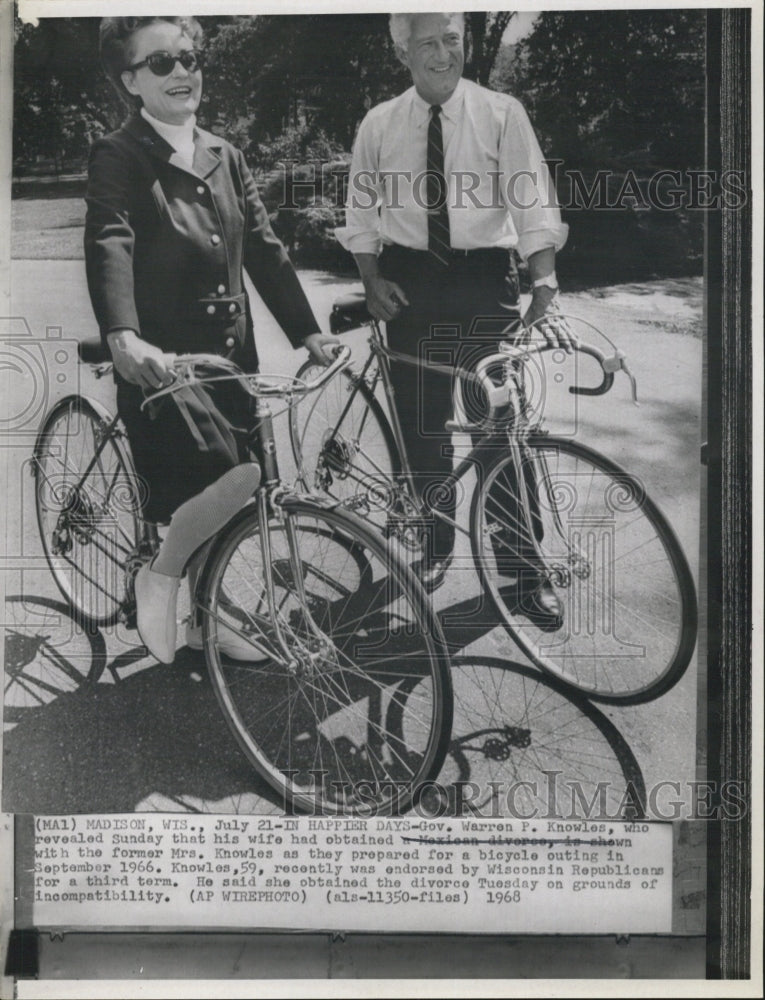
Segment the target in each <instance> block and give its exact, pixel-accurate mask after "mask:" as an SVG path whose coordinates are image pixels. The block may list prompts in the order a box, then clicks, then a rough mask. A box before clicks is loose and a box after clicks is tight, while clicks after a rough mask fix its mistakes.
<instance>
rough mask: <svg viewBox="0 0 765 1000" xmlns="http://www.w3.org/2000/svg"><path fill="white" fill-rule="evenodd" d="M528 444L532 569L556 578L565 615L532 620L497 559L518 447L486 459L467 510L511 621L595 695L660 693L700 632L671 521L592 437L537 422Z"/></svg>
mask: <svg viewBox="0 0 765 1000" xmlns="http://www.w3.org/2000/svg"><path fill="white" fill-rule="evenodd" d="M524 449H525V451H524V454H525V459H524V472H523V479H524V480H525V482H526V484H527V488H529V487H528V484H529V482H536V484H537V485H536V489H535V494H536V495H535V498H534V501H533V506H534V507H535V508H536V513H535V515H534V516H535V517H536V518H537V519H538V526H537V530H535V535H536V538H537V545H538V548H539V556H540V557H541V569H540V566H539V560H538V559H536V560H535V562H536V565H534V566H530V567H528V568H526V571H527V572H528V573H530V574H532V575H533V576H534V577H536V575H537V573H538V572H540V571H541V574H542V576H543V577H544V578H546V579H547V581H548V582H549V583H550V585H551V586H552V588H553V590H554V592H555V593H556V595H557V597H558V599H559V600H560V602H561V604H562V606H563V624H562V625H561V627H560V628H559V629H557V630H555V629H547V630H544V629H543V628H540V627H539V624H538V623H537V624H535V623H533V622H532V620H531V619H530V618H529V616H528V615H527V614H525V613H524V612H523V610H522V608H521V607H520V606H519V600H520V596H519V590H518V587H517V580H516V583H515V584H514V583H513V582H512V581H511V580H510V579H508V575H507V567H506V566H505V565H498V555H497V551H498V546H499V545H501V544H502V543H501V539H502V531H503V530H505V529H506V528H507V529H509V530H510V531H512V530H513V526H512V524H511V523H510V518H512V514H510V517H509V518H508V507H512V506H513V503H512V501H511V502H510V504H508V503H507V495H508V493H509V492H510V490H511V489H512V483H514V482H517V471H516V470H515V459H514V457H513V454H512V452H502V453H500V454H498V455H497V456H496V458H495V459H494V460H493V461H490V462H489V464H488V466H487V467H486V468H485V469H484V471H483V476H482V481H481V482H480V483H479V485H478V486H477V488H476V490H475V493H474V496H473V503H472V507H471V518H470V528H471V531H470V534H471V544H472V548H473V557H474V561H475V565H476V569H477V570H478V573H479V576H480V578H481V581H482V584H483V586H484V588H485V590H486V591H487V592H488V594H489V595H490V596H491V599H492V601H493V603H494V605H495V607H496V608H497V610H498V612H499V614H500V615H501V618H502V623H503V624H504V626H505V628H506V629H507V630H508V631H509V632H510V634H511V635H512V636H513V638H514V639H515V641H516V642H517V644H518V645H519V647H520V648H521V649H522V650H523V652H525V653H526V655H527V656H528V657H529V658H530V659H531V661H532V662H533V663H534V664H535V665H536V666H538V667H540V668H541V669H542V670H545V671H547V672H548V673H550V674H552V675H553V676H556V677H558V678H559V679H560V680H561V681H563V682H564V683H566V684H568V685H569V686H571V687H573V688H576V689H577V690H579V691H582V692H583V693H585V694H586V695H588V696H589V697H591V698H593V699H595V700H597V701H602V702H611V703H621V704H632V705H635V704H640V703H642V702H645V701H650V700H652V699H653V698H657V697H659V696H660V695H662V694H664V693H665V692H666V691H668V690H669V689H670V688H671V687H673V686H674V685H675V684H676V683H677V681H678V680H679V679H680V678H681V677H682V675H683V673H684V672H685V670H686V668H687V666H688V664H689V662H690V659H691V656H692V654H693V650H694V647H695V643H696V630H697V612H696V596H695V587H694V584H693V578H692V576H691V572H690V569H689V567H688V563H687V560H686V558H685V555H684V554H683V551H682V549H681V547H680V544H679V542H678V540H677V538H676V536H675V533H674V531H673V530H672V528H671V526H670V525H669V523H668V522H667V520H666V518H665V517H664V515H663V514H662V513H661V511H660V510H659V509H658V508H657V507H656V505H655V504H654V503H653V501H651V500H650V498H649V497H648V496H647V495H646V493H645V491H644V490H643V487H642V485H641V483H640V482H639V481H638V480H637V479H636V478H635V477H634V476H632V475H630V474H629V473H627V472H625V471H624V470H623V469H622V468H620V466H618V465H617V464H616V463H615V462H612V461H611V460H610V459H607V458H605V457H603V456H602V455H600V454H598V453H597V452H595V451H593V450H592V449H591V448H588V447H586V446H584V445H582V444H579V443H578V442H574V441H568V440H565V439H562V438H561V439H559V438H555V437H551V436H546V435H543V434H537V435H532V436H531V437H529V439H528V441H527V442H526V443H525V445H524ZM529 468H530V469H531V472H532V475H528V470H529ZM508 476H511V477H512V478H511V479H508V478H507V477H508ZM540 483H544V488H543V489H542V488H540ZM503 518H504V519H505V520H504V521H503ZM556 522H557V527H556ZM540 528H541V530H539V529H540ZM516 530H517V529H516ZM526 534H527V535H528V530H527V531H526ZM516 537H517V536H516ZM498 538H499V542H498ZM518 568H519V570H520V572H521V573H523V572H524V568H525V567H518ZM527 579H528V578H527Z"/></svg>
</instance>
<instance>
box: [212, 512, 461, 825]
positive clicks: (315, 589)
mask: <svg viewBox="0 0 765 1000" xmlns="http://www.w3.org/2000/svg"><path fill="white" fill-rule="evenodd" d="M292 529H294V531H295V537H296V540H297V548H298V551H299V555H300V564H299V565H300V575H301V576H302V580H303V585H304V593H305V601H303V600H302V599H301V597H300V594H299V588H300V584H299V582H297V580H296V576H297V574H296V573H295V568H294V567H293V565H292V564H291V562H290V549H289V541H288V537H289V532H290V531H291V530H292ZM260 531H261V528H260V523H259V517H258V513H257V508H256V507H255V506H250V507H249V508H245V510H243V511H242V512H241V513H240V514H239V515H237V517H236V518H235V519H234V520H233V521H232V522H231V524H230V526H229V527H228V528H227V529H226V531H225V532H224V533H223V534H222V535H221V537H219V538H218V540H217V541H216V544H215V547H214V549H213V551H212V552H211V554H210V558H209V560H208V563H207V566H206V569H205V574H204V578H203V580H202V582H201V596H200V599H199V601H198V607H199V609H200V613H201V615H202V622H203V637H204V646H205V652H206V658H207V662H208V667H209V670H210V676H211V678H212V683H213V688H214V690H215V693H216V696H217V698H218V702H219V704H220V706H221V709H222V710H223V714H224V715H225V717H226V719H227V720H228V723H229V726H230V728H231V730H232V732H233V734H234V736H235V737H236V739H237V741H238V743H239V745H240V747H241V749H242V751H243V752H244V754H245V756H246V757H247V759H248V760H249V762H250V763H251V764H252V766H253V767H254V768H255V770H256V771H257V772H258V773H259V774H260V775H261V776H262V777H263V778H264V779H265V780H266V781H267V782H268V783H269V785H270V786H271V788H272V789H274V790H275V791H276V792H277V793H278V794H279V795H280V797H281V802H282V804H283V805H284V808H285V809H290V810H295V811H299V812H309V813H319V814H356V815H366V816H369V815H393V814H399V813H401V812H404V811H406V810H407V809H408V808H409V807H410V805H411V804H412V803H413V801H414V800H415V797H416V796H417V793H418V788H419V787H420V786H421V785H422V783H423V782H425V781H427V780H428V779H430V778H431V777H432V776H433V775H434V774H435V773H436V772H437V771H438V769H439V768H440V766H441V763H442V762H443V758H444V755H445V753H446V749H447V747H448V743H449V734H450V730H451V717H452V694H451V679H450V676H449V669H448V656H447V653H446V645H445V643H444V639H443V635H442V633H441V629H440V625H439V622H438V619H437V617H436V615H435V614H434V612H433V610H432V608H431V607H430V603H429V602H428V600H427V596H426V595H425V593H424V591H423V589H422V587H421V585H420V584H419V582H418V581H417V580H416V579H415V577H414V575H413V574H412V573H411V571H410V570H409V569H408V568H407V567H406V566H405V565H404V564H403V563H402V562H401V560H400V558H399V557H398V556H396V555H395V553H394V552H393V551H392V550H391V548H390V547H389V546H388V545H387V544H386V542H385V540H384V539H383V538H382V537H381V536H380V535H379V533H378V532H376V531H374V530H373V529H371V528H369V527H368V526H367V525H366V524H365V523H364V522H363V521H361V519H360V518H358V517H355V516H353V515H351V514H348V513H347V512H346V511H343V510H341V509H337V508H335V507H330V506H329V505H328V504H327V502H326V501H325V500H323V499H317V498H314V497H310V496H297V495H296V496H292V497H288V498H284V499H283V501H282V502H281V503H280V510H279V514H278V516H274V517H272V518H271V519H270V520H269V529H268V540H269V542H270V560H269V561H270V565H271V566H272V567H273V587H274V600H275V605H276V610H277V616H278V621H279V625H280V630H281V633H282V638H283V640H284V642H285V645H286V648H281V646H280V642H279V639H278V636H277V634H276V632H275V630H274V628H273V625H272V624H271V616H270V612H269V609H268V607H267V598H266V596H265V585H264V580H265V579H266V576H265V573H266V569H265V564H264V557H263V553H262V549H261V544H262V543H261V538H260ZM232 602H236V606H237V609H236V611H232V609H231V606H232ZM219 622H222V623H224V624H225V625H226V627H228V628H235V629H237V631H238V632H239V634H240V636H241V637H242V638H244V639H245V640H246V641H250V642H251V643H252V644H253V661H252V662H247V661H244V662H242V661H241V660H240V661H233V660H229V658H228V657H227V656H225V654H223V653H222V652H221V650H220V646H219V643H218V640H217V627H218V623H219ZM412 678H415V680H416V683H415V684H414V685H413V690H412V691H407V692H405V694H404V693H402V691H401V690H400V689H403V687H404V683H405V682H406V681H411V680H412ZM392 701H395V702H397V703H398V704H399V705H400V706H402V712H401V722H400V724H399V725H397V726H396V727H395V729H394V728H393V727H390V728H389V727H388V725H387V723H388V719H389V718H390V716H389V713H388V710H387V706H389V705H390V703H391V702H392Z"/></svg>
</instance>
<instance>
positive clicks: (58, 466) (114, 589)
mask: <svg viewBox="0 0 765 1000" xmlns="http://www.w3.org/2000/svg"><path fill="white" fill-rule="evenodd" d="M110 423H111V418H110V417H109V415H108V413H107V412H106V411H105V410H104V409H103V408H102V407H100V406H99V405H98V404H97V403H96V402H94V401H93V400H89V399H85V398H83V397H81V396H68V397H66V398H65V399H62V400H61V401H60V402H58V403H57V404H56V405H55V406H54V407H53V409H52V410H51V411H50V413H49V414H48V416H47V417H46V419H45V422H44V424H43V426H42V429H41V430H40V433H39V434H38V437H37V441H36V443H35V450H34V456H35V505H36V510H37V523H38V526H39V529H40V538H41V539H42V545H43V550H44V552H45V558H46V559H47V561H48V565H49V566H50V569H51V572H52V573H53V578H54V579H55V581H56V584H57V585H58V588H59V590H60V591H61V593H62V594H63V595H64V597H65V598H66V600H67V601H68V602H69V604H70V605H71V607H72V608H73V609H74V612H75V614H76V616H77V618H78V620H79V621H81V622H85V623H88V624H91V625H99V626H100V625H110V624H113V623H114V622H115V621H116V620H117V618H118V616H119V614H120V611H121V609H122V607H123V605H124V603H125V601H126V600H127V594H126V570H125V563H126V560H127V559H128V557H129V556H130V555H131V554H132V553H133V552H134V551H135V549H136V540H137V538H138V533H139V530H140V524H141V519H140V496H139V482H138V479H137V477H136V473H135V471H134V469H133V463H132V461H131V459H130V456H129V453H128V451H127V449H126V448H125V447H124V445H123V444H122V442H121V440H120V439H119V437H118V436H117V435H116V433H112V434H108V433H107V432H108V428H109V425H110Z"/></svg>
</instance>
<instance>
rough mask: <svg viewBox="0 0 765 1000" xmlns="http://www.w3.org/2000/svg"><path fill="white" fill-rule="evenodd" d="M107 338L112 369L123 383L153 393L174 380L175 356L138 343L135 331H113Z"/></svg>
mask: <svg viewBox="0 0 765 1000" xmlns="http://www.w3.org/2000/svg"><path fill="white" fill-rule="evenodd" d="M106 339H107V342H108V344H109V350H110V351H111V352H112V360H113V362H114V368H115V370H116V371H117V373H118V374H119V375H121V376H122V378H124V379H125V381H126V382H131V383H132V384H133V385H137V386H140V387H141V388H142V389H152V390H153V389H161V388H163V387H164V386H166V385H170V383H171V382H173V381H174V379H175V372H174V371H173V365H174V363H175V355H174V354H165V352H164V351H162V350H160V348H159V347H155V346H154V345H153V344H149V343H147V341H145V340H141V338H140V337H139V336H138V334H137V333H136V332H135V330H113V331H112V332H111V333H110V334H108V336H107V338H106Z"/></svg>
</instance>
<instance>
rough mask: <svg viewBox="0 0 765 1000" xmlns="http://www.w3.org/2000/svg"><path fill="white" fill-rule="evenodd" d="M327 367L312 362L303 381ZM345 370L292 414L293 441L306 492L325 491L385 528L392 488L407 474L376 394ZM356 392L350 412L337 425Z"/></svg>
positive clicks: (301, 371) (303, 371)
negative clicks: (349, 400) (347, 400)
mask: <svg viewBox="0 0 765 1000" xmlns="http://www.w3.org/2000/svg"><path fill="white" fill-rule="evenodd" d="M321 370H322V366H321V365H319V364H317V363H316V362H314V361H311V360H308V361H306V362H305V363H304V364H303V365H302V366H301V367H300V369H299V371H298V373H297V377H298V378H301V379H304V380H306V381H310V380H311V379H314V378H316V377H317V375H318V374H319V373H320V372H321ZM355 379H356V376H354V375H353V374H352V373H351V372H349V371H347V370H346V371H342V372H340V374H339V376H338V377H337V378H334V379H332V380H331V381H330V382H328V383H327V385H326V386H324V388H323V389H322V390H321V391H319V392H316V393H312V394H311V396H309V397H308V398H307V399H306V400H304V401H303V402H301V403H300V405H298V406H294V407H293V408H292V410H291V412H290V421H289V427H290V442H291V444H292V453H293V456H294V458H295V463H296V465H297V467H298V476H299V480H300V482H301V484H302V486H303V488H304V489H306V490H309V491H313V490H318V491H319V492H322V493H325V494H326V495H327V496H329V497H331V498H332V499H333V500H337V501H338V503H340V504H342V505H343V507H345V508H346V509H348V510H350V511H351V512H355V513H359V514H361V515H362V516H364V517H365V518H369V519H370V520H371V522H372V523H373V524H375V525H376V526H377V527H378V528H380V529H384V528H385V526H386V524H387V520H388V514H389V512H390V510H391V506H392V503H393V501H392V493H391V490H392V486H393V483H394V482H395V479H396V477H397V476H399V475H400V474H401V469H402V463H401V456H400V454H399V451H398V447H397V445H396V441H395V437H394V435H393V429H392V428H391V425H390V422H389V420H388V418H387V416H386V414H385V411H384V410H383V407H382V406H381V404H380V402H379V400H378V399H377V398H376V397H375V395H374V393H373V392H372V390H371V389H370V388H369V386H368V385H366V383H361V384H358V383H357V382H356V381H355ZM354 388H355V389H356V394H355V396H354V399H353V402H352V403H351V406H350V409H349V410H348V413H346V414H345V415H344V417H343V421H342V423H341V424H340V425H339V426H337V424H338V421H339V419H340V416H341V414H342V412H343V409H344V407H345V404H346V397H347V396H348V395H350V394H351V393H352V392H353V390H354Z"/></svg>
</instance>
